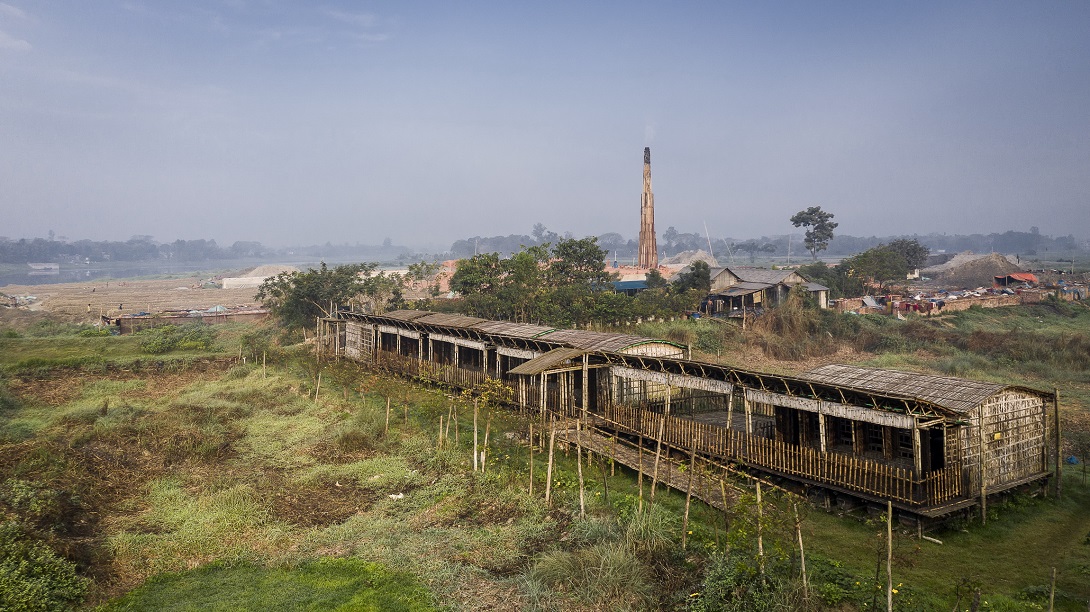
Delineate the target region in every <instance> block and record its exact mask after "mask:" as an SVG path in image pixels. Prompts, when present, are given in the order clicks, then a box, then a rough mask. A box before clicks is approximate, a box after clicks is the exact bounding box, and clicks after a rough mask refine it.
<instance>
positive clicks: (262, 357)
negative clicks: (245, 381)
mask: <svg viewBox="0 0 1090 612" xmlns="http://www.w3.org/2000/svg"><path fill="white" fill-rule="evenodd" d="M261 378H268V376H267V375H266V374H265V351H261Z"/></svg>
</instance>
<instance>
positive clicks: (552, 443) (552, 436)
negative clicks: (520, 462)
mask: <svg viewBox="0 0 1090 612" xmlns="http://www.w3.org/2000/svg"><path fill="white" fill-rule="evenodd" d="M555 449H556V421H554V420H552V419H550V420H549V466H548V467H547V468H546V469H545V503H546V504H548V503H549V499H550V494H551V493H552V490H553V453H554V451H555Z"/></svg>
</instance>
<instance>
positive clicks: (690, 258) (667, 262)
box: [659, 249, 719, 268]
mask: <svg viewBox="0 0 1090 612" xmlns="http://www.w3.org/2000/svg"><path fill="white" fill-rule="evenodd" d="M694 261H703V262H705V263H707V264H708V266H710V267H712V268H716V267H718V266H719V263H718V262H716V260H715V257H712V256H711V254H709V253H708V252H707V251H705V250H703V249H697V250H695V251H682V252H680V253H678V254H677V255H674V256H673V257H667V258H666V259H663V260H662V261H660V262H659V265H660V266H687V265H689V264H691V263H693V262H694Z"/></svg>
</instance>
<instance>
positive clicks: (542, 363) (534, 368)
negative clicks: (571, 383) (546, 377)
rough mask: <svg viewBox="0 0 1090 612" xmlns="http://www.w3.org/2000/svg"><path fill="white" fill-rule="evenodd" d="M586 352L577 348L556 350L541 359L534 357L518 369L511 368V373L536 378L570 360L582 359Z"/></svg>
mask: <svg viewBox="0 0 1090 612" xmlns="http://www.w3.org/2000/svg"><path fill="white" fill-rule="evenodd" d="M586 352H587V351H584V350H582V349H575V348H555V349H553V350H551V351H549V352H548V353H545V354H544V355H542V356H540V357H534V358H533V359H531V360H530V361H527V362H526V363H521V364H519V365H518V366H517V367H514V368H511V370H510V372H509V373H511V374H519V375H521V376H535V375H537V374H541V373H542V372H545V371H546V370H550V369H552V368H554V367H556V366H557V365H559V364H561V363H563V362H565V361H567V360H569V359H574V358H576V357H581V356H582V355H583V354H584V353H586Z"/></svg>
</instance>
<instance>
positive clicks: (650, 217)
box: [638, 147, 659, 268]
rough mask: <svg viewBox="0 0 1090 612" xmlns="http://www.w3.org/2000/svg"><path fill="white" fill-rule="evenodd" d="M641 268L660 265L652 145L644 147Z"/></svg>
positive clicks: (639, 259)
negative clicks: (652, 171)
mask: <svg viewBox="0 0 1090 612" xmlns="http://www.w3.org/2000/svg"><path fill="white" fill-rule="evenodd" d="M638 264H639V266H640V267H641V268H657V267H659V250H658V243H657V242H656V241H655V194H653V193H651V147H644V148H643V196H642V197H641V198H640V250H639V257H638Z"/></svg>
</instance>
